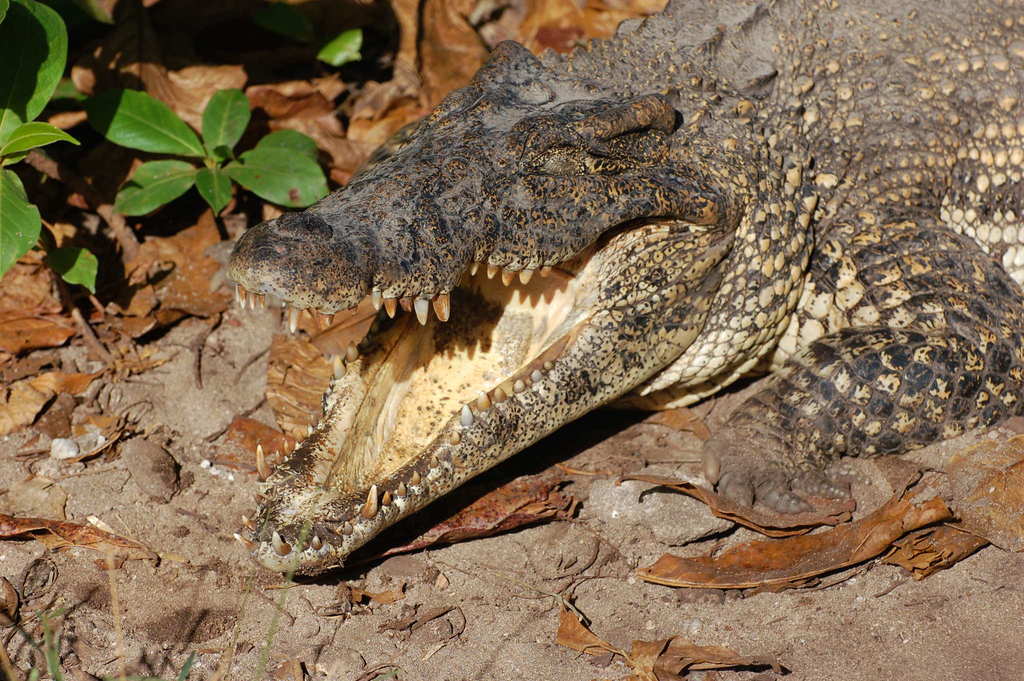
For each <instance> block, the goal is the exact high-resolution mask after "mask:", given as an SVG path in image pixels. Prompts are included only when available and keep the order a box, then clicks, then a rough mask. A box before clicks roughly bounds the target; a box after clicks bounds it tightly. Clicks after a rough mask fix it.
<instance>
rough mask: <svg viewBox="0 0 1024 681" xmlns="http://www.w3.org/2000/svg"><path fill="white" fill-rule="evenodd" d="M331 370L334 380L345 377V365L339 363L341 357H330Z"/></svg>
mask: <svg viewBox="0 0 1024 681" xmlns="http://www.w3.org/2000/svg"><path fill="white" fill-rule="evenodd" d="M331 368H332V369H333V370H334V377H335V378H341V377H342V376H344V375H345V363H344V362H342V361H341V355H331Z"/></svg>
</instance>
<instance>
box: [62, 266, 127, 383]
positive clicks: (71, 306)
mask: <svg viewBox="0 0 1024 681" xmlns="http://www.w3.org/2000/svg"><path fill="white" fill-rule="evenodd" d="M52 275H53V280H54V282H56V284H57V293H58V294H59V295H60V301H61V304H62V305H63V306H64V307H66V308H67V309H68V310H70V311H71V318H72V319H74V320H75V324H77V325H78V330H79V331H81V332H82V338H84V339H85V344H86V345H88V346H89V348H90V349H91V350H92V351H93V352H95V353H96V354H97V355H99V358H100V360H102V361H103V363H104V364H106V365H107V368H108V369H110V368H113V366H114V356H113V355H111V354H110V351H109V350H107V346H105V345H103V342H102V341H100V338H99V336H97V335H96V332H95V331H93V330H92V326H90V325H89V321H88V320H87V319H86V318H85V315H83V314H82V311H81V310H79V309H78V306H77V305H75V302H74V301H73V300H72V299H71V290H70V289H69V288H68V285H67V283H65V281H64V280H63V279H61V278H60V275H58V274H57V273H56V272H52Z"/></svg>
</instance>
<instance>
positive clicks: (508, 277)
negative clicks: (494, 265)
mask: <svg viewBox="0 0 1024 681" xmlns="http://www.w3.org/2000/svg"><path fill="white" fill-rule="evenodd" d="M515 276H516V271H515V270H502V271H501V283H502V284H504V285H505V286H508V285H509V284H511V283H512V279H514V278H515Z"/></svg>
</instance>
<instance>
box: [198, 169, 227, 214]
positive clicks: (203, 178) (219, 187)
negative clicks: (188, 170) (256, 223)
mask: <svg viewBox="0 0 1024 681" xmlns="http://www.w3.org/2000/svg"><path fill="white" fill-rule="evenodd" d="M196 189H198V190H199V193H200V194H201V195H202V197H203V198H204V199H206V203H208V204H210V208H212V209H213V212H214V213H215V214H216V213H220V212H221V210H223V209H224V206H226V205H228V201H230V200H231V178H230V177H228V174H227V173H225V172H224V171H223V170H221V169H220V168H200V169H199V172H197V173H196Z"/></svg>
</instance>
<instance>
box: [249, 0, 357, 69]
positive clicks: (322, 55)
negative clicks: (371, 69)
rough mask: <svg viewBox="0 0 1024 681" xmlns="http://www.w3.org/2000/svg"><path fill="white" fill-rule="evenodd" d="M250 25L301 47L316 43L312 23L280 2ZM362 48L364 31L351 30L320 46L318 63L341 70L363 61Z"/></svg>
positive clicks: (257, 14) (257, 13) (265, 8)
mask: <svg viewBox="0 0 1024 681" xmlns="http://www.w3.org/2000/svg"><path fill="white" fill-rule="evenodd" d="M252 20H253V23H255V24H256V25H257V26H259V27H260V28H263V29H266V30H268V31H271V32H273V33H277V34H278V35H283V36H284V37H286V38H291V39H292V40H295V41H297V42H300V43H307V44H311V43H314V42H316V39H317V36H316V32H315V30H314V29H313V22H312V21H310V20H309V18H308V17H307V16H306V15H305V14H303V13H302V12H300V11H299V10H298V9H296V8H295V7H294V6H292V5H289V4H287V3H283V2H272V3H269V4H267V5H265V6H263V7H261V8H260V9H258V10H256V11H255V12H253V14H252ZM362 46H363V30H362V29H361V28H350V29H348V30H347V31H342V32H341V33H339V34H338V35H336V36H335V37H334V38H332V39H330V40H328V41H326V42H325V43H323V46H322V47H321V48H320V50H319V51H318V52H317V54H316V58H317V59H319V60H320V61H322V62H324V63H327V64H330V65H331V66H342V65H343V64H348V63H349V62H353V61H359V60H360V59H362V58H363V56H362V54H360V49H361V48H362Z"/></svg>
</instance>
